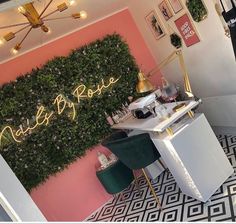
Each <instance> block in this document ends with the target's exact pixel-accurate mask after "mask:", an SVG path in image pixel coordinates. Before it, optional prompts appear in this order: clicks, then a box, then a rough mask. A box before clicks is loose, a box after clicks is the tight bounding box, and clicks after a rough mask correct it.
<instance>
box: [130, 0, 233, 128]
mask: <svg viewBox="0 0 236 224" xmlns="http://www.w3.org/2000/svg"><path fill="white" fill-rule="evenodd" d="M183 1H184V0H182V2H183ZM215 1H217V0H214V1H212V0H204V2H205V4H206V7H207V9H208V17H207V18H206V19H205V20H204V21H201V22H200V23H196V22H193V23H194V25H195V27H196V29H197V31H198V33H199V35H200V38H201V42H200V43H198V44H196V45H193V46H190V47H188V48H187V47H186V46H185V44H183V53H184V57H185V62H186V66H187V70H188V72H189V77H190V81H191V85H192V89H193V92H194V94H195V95H196V96H198V97H201V98H205V97H211V96H227V95H233V94H236V63H235V58H234V53H233V49H232V45H231V40H230V39H229V38H228V37H226V36H225V35H224V30H223V27H222V24H221V21H220V19H219V17H218V15H217V13H216V11H215V5H214V3H215ZM159 2H161V0H146V1H143V0H130V1H129V9H130V11H131V13H132V15H133V17H134V19H135V21H136V23H137V26H138V27H139V29H140V31H141V32H142V34H143V36H144V39H145V41H146V43H147V45H148V47H149V49H150V51H151V52H152V54H153V56H154V57H155V59H156V61H157V62H160V61H162V60H163V59H165V58H166V57H167V56H168V55H169V54H170V53H171V52H172V51H173V50H174V49H175V48H174V47H173V46H172V45H171V44H170V40H169V35H168V34H167V35H166V36H165V37H163V38H161V39H159V40H156V39H155V38H154V36H153V35H152V33H151V31H150V30H149V27H148V26H147V24H146V21H145V16H146V15H147V14H148V13H149V12H150V11H151V10H153V9H155V10H156V12H157V13H158V15H159V18H160V19H161V21H162V23H163V25H164V27H166V32H168V29H167V27H168V26H167V24H169V25H170V26H171V27H172V28H174V30H175V31H176V32H177V33H178V30H177V28H176V27H175V24H174V21H175V20H176V19H177V18H179V17H180V16H181V15H183V14H184V13H186V12H188V10H187V8H186V7H185V9H184V10H182V11H180V12H179V13H178V14H176V15H175V16H174V17H172V18H171V19H170V20H169V21H168V22H166V21H165V20H164V18H163V17H162V15H161V13H160V11H159V9H158V3H159ZM190 18H191V16H190ZM146 72H147V71H146ZM162 72H163V74H164V76H165V77H166V78H167V79H169V80H171V81H174V82H177V83H179V84H181V83H182V76H181V73H180V68H179V65H178V63H177V61H175V62H173V64H170V65H168V66H167V67H165V69H163V70H162ZM224 99H225V98H224ZM208 102H209V100H208ZM221 102H222V101H217V105H215V107H214V108H221V107H222V104H221ZM226 110H232V107H230V108H229V107H228V108H227V109H226ZM211 111H212V113H213V114H212V115H211V114H210V113H208V117H209V116H214V111H213V110H211ZM235 111H236V107H235ZM223 116H225V115H224V114H222V116H217V117H218V118H217V119H221V121H222V122H223V121H224V117H223ZM211 120H212V121H213V120H214V119H211ZM214 121H215V120H214ZM212 124H213V123H212ZM213 125H215V124H213ZM235 126H236V124H235Z"/></svg>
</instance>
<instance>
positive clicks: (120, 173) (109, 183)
mask: <svg viewBox="0 0 236 224" xmlns="http://www.w3.org/2000/svg"><path fill="white" fill-rule="evenodd" d="M96 175H97V177H98V179H99V180H100V182H101V184H102V185H103V186H104V188H105V189H106V191H107V192H108V193H109V194H116V193H119V192H121V191H123V190H124V189H125V188H127V187H128V186H129V185H130V184H131V182H132V181H133V179H134V175H133V172H132V170H131V169H129V168H128V167H127V166H126V165H124V164H123V163H122V162H121V161H120V160H118V161H117V162H115V163H114V164H112V165H111V166H109V167H107V168H105V169H104V170H100V171H97V172H96Z"/></svg>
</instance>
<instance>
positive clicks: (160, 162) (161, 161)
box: [158, 159, 166, 170]
mask: <svg viewBox="0 0 236 224" xmlns="http://www.w3.org/2000/svg"><path fill="white" fill-rule="evenodd" d="M158 162H159V163H160V164H161V165H162V167H163V168H164V170H165V169H166V168H165V166H164V164H163V162H162V161H161V160H160V159H158Z"/></svg>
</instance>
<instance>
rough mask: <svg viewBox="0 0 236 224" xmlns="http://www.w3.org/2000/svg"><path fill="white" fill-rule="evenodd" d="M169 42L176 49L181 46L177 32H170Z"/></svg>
mask: <svg viewBox="0 0 236 224" xmlns="http://www.w3.org/2000/svg"><path fill="white" fill-rule="evenodd" d="M170 42H171V44H172V45H173V46H174V47H175V48H176V49H179V48H181V47H182V41H181V37H180V36H179V35H178V34H177V33H172V34H170Z"/></svg>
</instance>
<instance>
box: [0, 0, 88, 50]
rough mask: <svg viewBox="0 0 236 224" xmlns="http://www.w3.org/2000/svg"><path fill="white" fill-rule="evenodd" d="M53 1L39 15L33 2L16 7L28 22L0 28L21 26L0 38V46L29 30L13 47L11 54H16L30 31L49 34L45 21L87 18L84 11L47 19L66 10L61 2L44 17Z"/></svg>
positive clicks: (72, 1)
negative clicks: (34, 30) (37, 29)
mask: <svg viewBox="0 0 236 224" xmlns="http://www.w3.org/2000/svg"><path fill="white" fill-rule="evenodd" d="M52 2H53V0H49V2H48V4H47V5H46V6H45V8H44V9H43V10H42V12H41V13H38V11H37V10H36V9H35V7H34V5H33V2H30V3H26V4H24V5H22V6H19V7H18V12H19V13H21V14H22V15H24V16H25V17H26V19H27V20H28V22H24V23H18V24H12V25H8V26H1V27H0V29H7V28H11V27H18V26H22V27H21V28H20V29H19V30H17V31H15V32H9V33H7V34H5V35H4V36H3V37H2V38H1V37H0V45H2V44H4V42H6V41H10V40H12V39H14V38H15V36H16V34H17V33H19V32H21V31H23V30H25V29H27V28H29V29H28V31H27V33H26V34H25V36H24V37H23V38H22V40H21V41H20V42H19V43H17V44H16V45H15V47H13V49H12V50H11V52H12V53H13V54H17V52H18V51H19V50H20V49H21V46H22V43H23V42H24V40H25V39H26V37H27V36H28V35H29V33H30V32H31V30H32V29H36V28H40V29H41V30H42V31H43V32H45V33H50V32H51V31H50V29H49V28H48V26H47V25H45V22H47V21H52V20H59V19H66V18H73V19H86V18H87V13H86V12H85V11H80V12H77V13H73V14H71V15H70V16H64V17H58V18H47V17H49V16H51V15H52V14H54V13H56V12H63V11H65V10H66V9H68V5H67V4H66V2H63V3H61V4H59V5H57V8H56V9H55V10H54V11H52V12H49V13H48V14H46V15H44V13H45V12H46V10H47V9H48V7H49V6H50V5H51V3H52ZM68 3H69V5H74V4H75V3H76V1H75V0H68Z"/></svg>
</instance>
